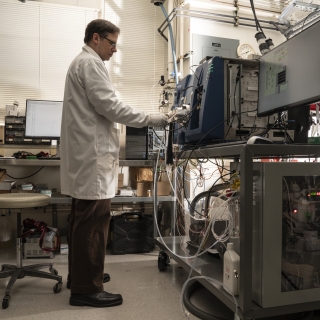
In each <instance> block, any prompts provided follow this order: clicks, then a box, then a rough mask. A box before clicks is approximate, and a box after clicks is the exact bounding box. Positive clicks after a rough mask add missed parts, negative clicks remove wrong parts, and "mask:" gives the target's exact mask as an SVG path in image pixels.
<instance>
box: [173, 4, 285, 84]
mask: <svg viewBox="0 0 320 320" xmlns="http://www.w3.org/2000/svg"><path fill="white" fill-rule="evenodd" d="M183 8H184V9H187V10H188V9H189V10H196V11H202V12H213V13H218V14H224V15H229V16H230V15H231V16H232V15H233V13H232V11H231V10H230V8H229V9H228V8H225V9H221V8H220V9H219V11H218V10H217V9H216V10H213V9H208V8H204V7H203V2H201V1H199V3H198V4H196V3H192V5H191V4H189V5H186V6H184V7H183ZM170 12H171V10H169V11H168V14H170ZM239 16H240V23H246V24H252V25H254V22H253V21H247V20H243V19H242V20H241V17H246V18H251V19H253V14H252V13H250V10H247V11H246V12H245V13H243V12H241V10H240V12H239ZM207 18H208V16H207ZM213 18H216V19H221V18H219V17H213ZM175 19H177V21H178V26H177V28H178V31H177V32H175V31H174V34H176V35H177V38H176V39H175V40H176V53H177V57H178V56H179V55H184V54H185V53H187V52H188V51H192V50H193V47H192V34H193V33H195V34H201V35H206V36H214V37H220V38H228V39H237V40H239V41H240V44H243V43H247V44H250V45H251V46H252V47H253V48H254V49H255V51H256V53H258V54H260V51H259V47H258V43H257V41H256V39H255V37H254V35H255V33H256V28H255V27H247V26H238V27H235V26H233V24H229V23H222V22H213V21H210V20H205V19H199V18H185V17H177V18H175ZM175 19H174V20H173V21H172V22H171V24H172V27H173V28H174V30H175V26H176V22H175ZM258 19H260V21H261V20H265V21H269V20H272V21H277V19H276V17H275V16H274V15H273V14H270V16H268V13H264V16H260V17H259V15H258ZM264 25H265V24H262V27H263V26H264ZM270 27H273V26H272V25H270ZM263 30H264V33H265V34H266V37H267V38H271V39H272V40H273V43H274V45H275V46H278V45H279V44H281V43H282V42H284V41H285V40H286V38H285V37H284V36H283V35H282V34H281V33H280V32H279V31H276V30H275V31H273V30H269V29H265V28H263ZM169 56H170V58H169V61H172V58H171V49H170V48H169ZM198 63H199V61H197V62H196V61H192V56H191V57H190V59H185V60H184V62H183V67H182V65H179V66H178V70H179V72H181V78H184V77H185V76H186V75H187V74H189V73H191V71H190V69H189V68H190V66H192V65H194V64H195V65H197V64H198Z"/></svg>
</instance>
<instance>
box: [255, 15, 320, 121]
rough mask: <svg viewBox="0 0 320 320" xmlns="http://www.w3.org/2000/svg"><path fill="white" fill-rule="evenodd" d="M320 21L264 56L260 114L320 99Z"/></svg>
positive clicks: (260, 73) (261, 71) (260, 83)
mask: <svg viewBox="0 0 320 320" xmlns="http://www.w3.org/2000/svg"><path fill="white" fill-rule="evenodd" d="M319 34H320V21H319V22H317V23H315V24H313V25H312V26H310V27H309V28H307V29H305V30H303V31H302V32H300V33H299V34H297V35H296V36H294V37H292V38H291V39H289V40H287V41H285V42H284V43H282V44H280V45H279V46H278V47H276V48H274V49H273V50H271V51H270V52H268V53H267V54H265V55H264V56H262V57H261V58H260V71H259V98H258V116H267V115H271V114H274V113H277V112H281V111H284V110H287V109H289V108H294V107H301V106H305V105H308V104H310V103H313V102H316V101H319V100H320V63H319V52H320V41H319Z"/></svg>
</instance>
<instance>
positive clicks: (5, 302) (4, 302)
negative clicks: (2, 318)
mask: <svg viewBox="0 0 320 320" xmlns="http://www.w3.org/2000/svg"><path fill="white" fill-rule="evenodd" d="M10 298H11V297H10V296H9V295H7V296H5V297H4V298H3V300H2V308H3V309H7V308H8V307H9V301H10Z"/></svg>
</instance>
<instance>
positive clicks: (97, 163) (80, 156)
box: [60, 19, 167, 307]
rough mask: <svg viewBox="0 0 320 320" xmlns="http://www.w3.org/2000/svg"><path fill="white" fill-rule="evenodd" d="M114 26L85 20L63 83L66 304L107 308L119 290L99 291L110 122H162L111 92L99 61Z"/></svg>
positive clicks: (110, 174) (113, 152)
mask: <svg viewBox="0 0 320 320" xmlns="http://www.w3.org/2000/svg"><path fill="white" fill-rule="evenodd" d="M119 33H120V29H119V28H118V27H116V26H115V25H113V24H112V23H110V22H109V21H106V20H103V19H97V20H93V21H91V22H90V23H89V24H88V26H87V28H86V31H85V38H84V42H85V44H86V45H85V46H84V47H83V48H82V52H81V53H80V54H79V55H78V56H77V57H76V58H75V59H74V60H73V61H72V63H71V65H70V67H69V70H68V73H67V76H66V83H65V92H64V101H63V114H62V126H61V155H60V157H61V193H62V194H66V195H69V196H71V197H72V207H71V214H70V220H69V256H68V258H69V275H68V282H67V287H68V288H70V290H71V296H70V301H69V303H70V304H71V305H76V306H82V305H88V306H93V307H109V306H115V305H119V304H121V303H122V296H121V295H120V294H111V293H108V292H105V291H104V288H103V282H107V281H108V280H110V277H109V275H108V274H106V273H105V274H104V272H103V271H104V258H105V250H106V245H107V237H108V229H109V223H110V208H111V198H113V197H114V196H115V173H116V162H117V159H118V155H119V148H120V147H119V132H118V129H116V127H115V123H121V124H124V125H128V126H132V127H144V126H155V127H164V126H165V125H166V124H167V117H166V116H165V115H163V114H160V113H159V114H147V113H145V112H141V111H138V110H135V109H133V108H132V107H130V106H128V105H126V104H124V103H122V102H121V101H120V100H119V99H118V98H117V96H116V95H115V92H114V88H113V86H112V84H111V82H110V78H109V74H108V71H107V69H106V67H105V64H104V61H107V60H109V59H110V58H111V57H112V55H113V54H114V53H115V52H117V39H118V36H119Z"/></svg>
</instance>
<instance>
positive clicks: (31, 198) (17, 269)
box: [0, 193, 62, 309]
mask: <svg viewBox="0 0 320 320" xmlns="http://www.w3.org/2000/svg"><path fill="white" fill-rule="evenodd" d="M49 203H50V197H49V196H47V195H44V194H39V193H6V194H0V209H23V208H36V207H43V206H46V205H48V204H49ZM21 240H22V239H21V210H18V212H17V244H16V250H17V265H16V266H15V265H10V264H3V265H2V268H1V271H0V278H7V277H10V276H11V279H10V281H9V283H8V285H7V287H6V291H5V296H4V298H3V301H2V308H3V309H6V308H8V307H9V301H10V299H11V297H10V290H11V288H12V286H13V285H14V283H15V282H16V280H17V279H22V278H24V277H25V276H29V277H37V278H46V279H52V280H56V281H58V283H57V284H55V286H54V287H53V291H54V293H59V292H60V291H61V287H62V277H61V276H58V272H57V270H55V269H54V268H53V264H52V263H43V264H34V265H29V266H25V267H23V266H22V252H21V244H22V241H21ZM46 267H48V268H49V272H44V271H39V269H42V268H46Z"/></svg>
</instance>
